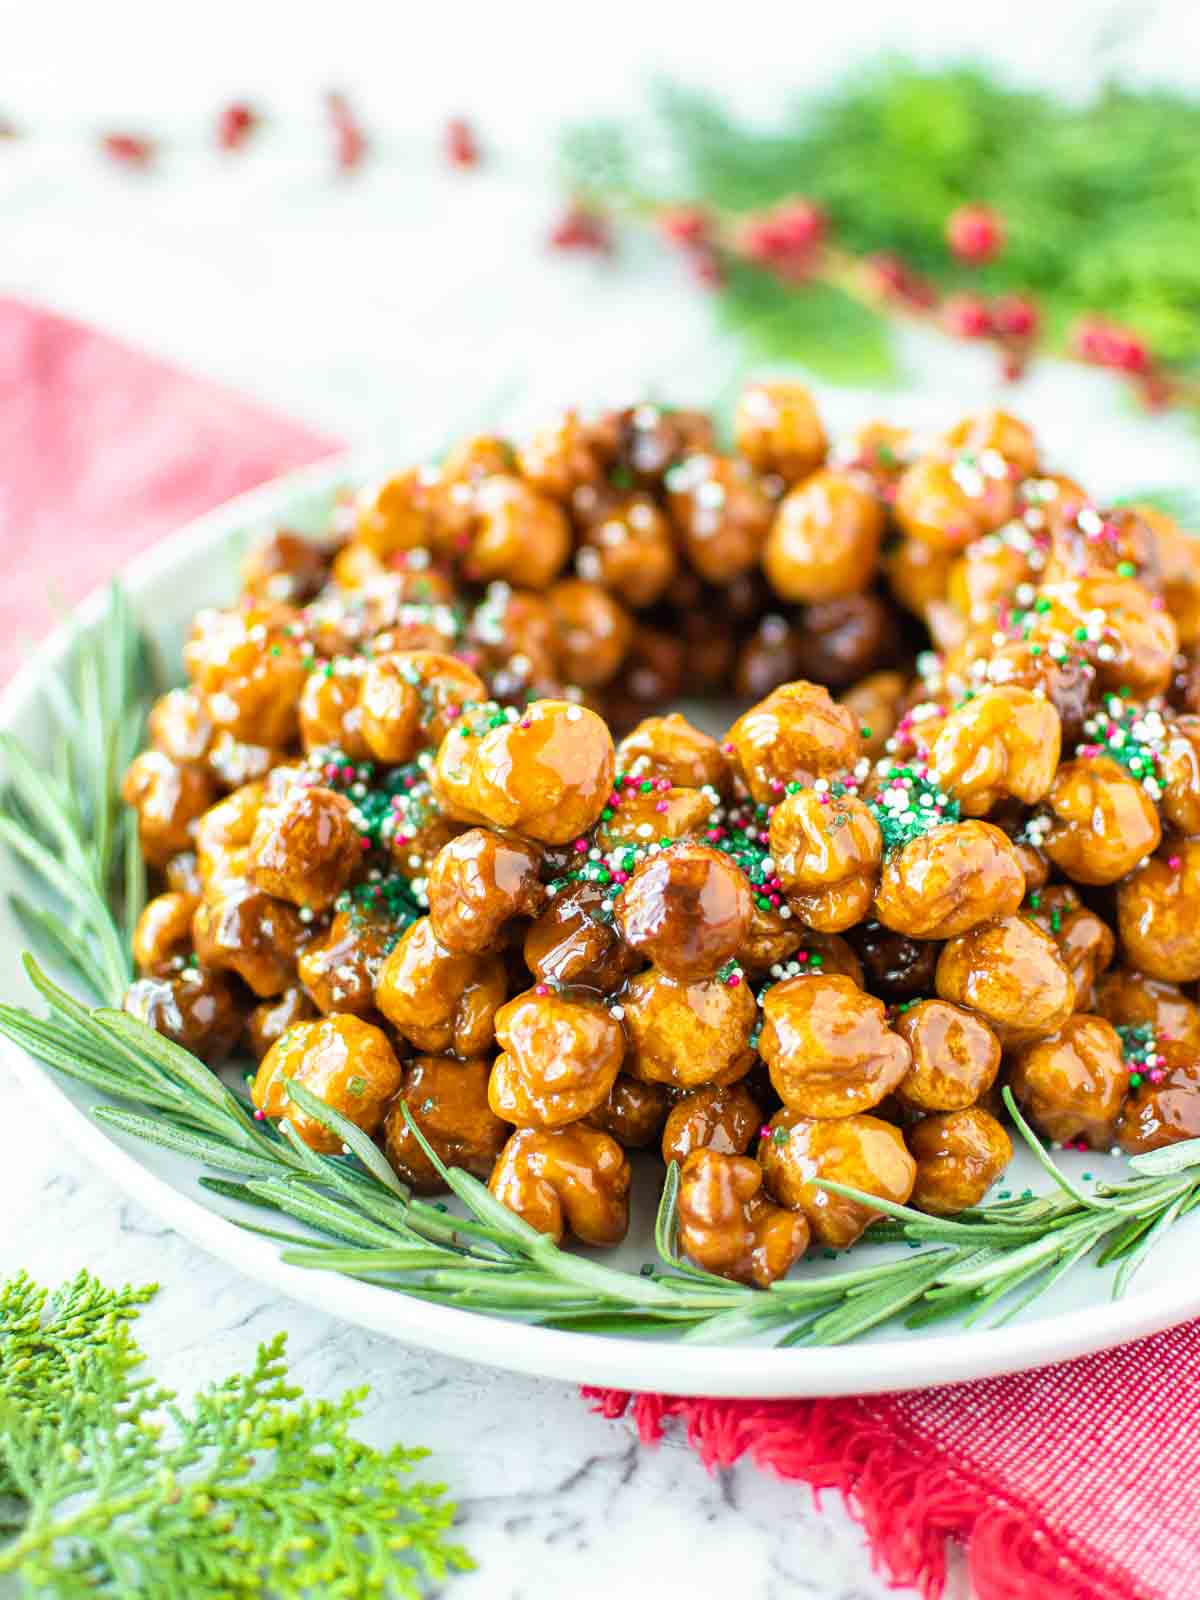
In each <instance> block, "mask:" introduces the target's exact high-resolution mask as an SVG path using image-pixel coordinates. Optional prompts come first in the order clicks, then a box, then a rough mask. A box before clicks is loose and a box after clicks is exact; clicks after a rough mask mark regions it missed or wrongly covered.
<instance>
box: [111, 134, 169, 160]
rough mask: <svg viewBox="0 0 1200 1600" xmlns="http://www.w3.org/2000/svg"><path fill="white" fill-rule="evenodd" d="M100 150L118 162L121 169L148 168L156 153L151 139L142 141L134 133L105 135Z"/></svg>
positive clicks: (139, 136)
mask: <svg viewBox="0 0 1200 1600" xmlns="http://www.w3.org/2000/svg"><path fill="white" fill-rule="evenodd" d="M101 148H102V149H103V151H104V153H105V155H106V156H109V157H110V158H111V159H112V160H113V161H119V162H120V164H121V165H122V166H123V167H148V166H150V164H151V163H152V162H153V160H154V157H155V154H156V153H157V152H156V147H155V144H154V141H153V140H152V139H144V138H142V136H141V135H140V134H136V133H106V134H105V135H104V138H103V139H102V141H101Z"/></svg>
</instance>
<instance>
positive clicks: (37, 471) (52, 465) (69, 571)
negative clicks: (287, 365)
mask: <svg viewBox="0 0 1200 1600" xmlns="http://www.w3.org/2000/svg"><path fill="white" fill-rule="evenodd" d="M337 448H338V443H337V441H336V440H334V439H329V438H326V437H323V436H322V435H321V434H319V433H317V432H316V431H315V430H314V429H310V428H306V427H304V426H303V425H302V424H301V423H298V422H291V421H289V420H287V419H285V418H283V417H277V416H275V415H273V414H272V413H271V412H269V411H264V410H263V409H262V408H261V407H259V406H256V405H254V404H253V403H252V402H250V401H248V400H245V399H243V398H242V397H241V396H240V395H236V394H233V393H231V392H230V391H229V390H226V389H222V388H221V387H220V385H218V384H215V383H205V382H203V381H202V380H200V379H197V378H194V377H190V376H189V375H188V374H186V373H183V372H177V371H176V370H175V368H174V367H169V366H166V365H165V364H164V363H162V362H160V361H154V360H151V358H150V357H149V356H144V355H142V354H140V353H139V352H137V351H134V350H130V349H129V348H128V347H127V346H125V345H123V344H118V343H117V341H116V340H114V339H109V338H108V337H106V336H105V335H104V334H101V333H95V332H93V331H92V330H91V329H90V328H85V327H83V326H81V325H80V324H79V323H77V322H69V321H68V320H67V319H66V318H64V317H58V316H54V315H53V314H51V313H49V312H46V311H41V310H38V309H36V308H34V307H32V306H26V305H23V304H21V303H20V302H19V301H15V300H6V299H4V298H3V297H0V551H2V552H3V556H4V584H3V586H2V587H0V680H2V679H3V678H6V677H7V676H8V675H9V673H10V672H11V671H12V670H13V668H14V667H16V666H17V665H18V663H19V660H20V651H21V639H22V637H25V638H32V637H36V636H37V635H38V634H40V633H45V632H46V630H47V629H48V627H49V626H50V623H51V620H52V616H53V612H52V608H51V604H50V597H51V596H52V595H53V596H54V597H55V598H62V599H64V600H67V601H69V602H74V601H76V600H78V599H80V598H81V597H82V596H83V595H85V594H86V593H87V592H88V591H89V590H90V589H94V588H95V587H96V585H97V584H98V583H100V582H101V581H102V580H103V579H105V578H108V577H109V576H111V574H112V573H113V572H115V571H116V570H117V568H118V567H120V566H121V565H123V563H125V562H126V561H128V560H129V558H130V557H131V556H134V555H136V554H137V553H138V551H139V550H144V549H145V548H146V546H147V545H150V544H153V543H154V541H155V540H156V539H159V538H161V537H162V535H163V534H165V533H168V532H170V530H171V529H172V528H177V527H179V526H180V525H181V524H182V523H184V522H186V521H187V520H188V518H189V517H196V516H199V515H200V513H201V512H203V511H209V510H211V509H212V507H213V506H217V505H220V504H221V502H222V501H223V500H229V499H232V497H233V496H234V495H236V494H241V493H242V491H243V490H245V489H252V488H254V486H255V485H256V484H259V483H265V482H266V481H267V479H268V478H274V477H278V475H279V474H280V473H282V472H287V471H289V470H290V469H291V468H293V467H300V466H304V465H305V464H306V463H308V462H310V461H315V460H317V459H318V458H319V457H320V456H324V455H328V454H329V453H330V452H331V451H333V450H336V449H337Z"/></svg>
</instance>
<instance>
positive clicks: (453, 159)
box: [446, 117, 479, 167]
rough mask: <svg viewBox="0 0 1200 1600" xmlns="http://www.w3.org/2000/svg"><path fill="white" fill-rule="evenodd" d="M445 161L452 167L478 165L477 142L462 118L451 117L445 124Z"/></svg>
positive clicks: (470, 128) (472, 129)
mask: <svg viewBox="0 0 1200 1600" xmlns="http://www.w3.org/2000/svg"><path fill="white" fill-rule="evenodd" d="M446 159H447V160H448V161H449V162H450V165H451V166H453V167H477V166H478V165H479V142H478V140H477V139H476V137H475V130H474V128H472V126H471V124H470V123H469V122H467V121H465V120H464V118H462V117H451V119H450V121H449V122H448V123H447V124H446Z"/></svg>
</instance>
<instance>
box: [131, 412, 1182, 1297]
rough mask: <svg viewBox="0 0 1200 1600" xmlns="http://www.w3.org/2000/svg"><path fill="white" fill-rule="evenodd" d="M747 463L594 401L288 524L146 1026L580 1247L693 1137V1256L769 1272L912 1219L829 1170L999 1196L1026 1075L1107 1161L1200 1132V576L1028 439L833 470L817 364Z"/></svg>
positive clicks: (159, 710) (205, 669) (942, 1211)
mask: <svg viewBox="0 0 1200 1600" xmlns="http://www.w3.org/2000/svg"><path fill="white" fill-rule="evenodd" d="M735 441H736V447H735V449H734V451H733V452H732V453H724V452H722V451H720V450H718V449H717V447H716V445H715V443H714V435H713V428H712V426H711V424H710V422H709V421H708V419H707V418H705V417H704V416H701V415H699V414H697V413H695V412H690V411H672V410H669V409H667V408H664V407H657V406H639V407H637V408H635V409H633V410H630V411H625V412H620V413H614V414H610V415H606V416H602V417H601V418H599V419H598V420H597V421H594V422H586V421H583V420H581V419H580V418H579V417H578V416H576V415H575V414H573V413H571V414H568V415H566V416H565V417H563V418H562V419H561V420H560V421H558V422H557V423H555V424H554V425H552V426H551V427H548V428H546V429H545V430H544V431H543V432H541V433H538V434H537V435H535V436H534V437H533V438H532V439H531V440H530V441H529V442H528V443H527V444H525V445H524V446H522V447H520V448H515V449H514V448H513V447H512V446H510V445H509V444H508V443H507V442H506V441H504V440H502V439H499V438H488V437H483V438H472V439H468V440H466V441H465V442H464V443H463V444H461V445H460V446H459V447H458V448H456V449H454V450H452V451H451V452H450V453H449V454H448V455H447V456H446V457H445V459H444V460H443V461H442V462H441V464H440V466H438V467H436V468H420V469H414V470H409V471H405V472H402V473H400V474H398V475H397V476H395V477H393V478H390V479H388V480H387V481H386V482H384V483H382V484H379V485H377V486H374V487H372V488H370V489H367V490H365V491H363V492H362V493H361V494H360V495H359V496H358V497H357V498H356V499H354V500H353V501H349V500H348V501H346V502H345V503H344V504H343V505H342V506H341V507H340V509H339V512H338V514H337V518H336V526H335V527H334V528H333V529H332V530H331V533H330V536H329V537H328V539H327V540H325V541H324V542H312V541H310V540H308V539H304V538H300V537H298V536H296V535H294V534H291V533H289V532H286V531H281V532H277V533H274V534H272V535H271V536H270V537H268V538H266V539H264V540H262V541H261V542H259V543H258V544H256V545H255V546H254V547H253V548H252V549H251V550H250V551H249V553H248V555H247V556H246V559H245V563H244V567H243V591H242V595H241V597H240V599H239V601H238V602H237V604H236V605H235V606H233V607H232V608H231V609H229V610H226V611H204V612H201V613H200V614H199V615H198V616H197V617H196V619H195V623H194V626H193V628H192V632H191V637H190V639H189V641H188V643H187V646H186V649H185V652H184V662H185V666H186V670H187V676H188V680H189V681H188V685H187V687H185V688H181V689H175V690H173V691H171V692H170V693H169V694H167V695H165V696H164V697H163V698H162V699H161V700H159V701H158V703H157V704H156V706H155V708H154V711H153V713H152V716H151V719H150V739H151V744H150V747H149V748H148V749H147V750H145V751H144V752H143V753H142V754H141V755H139V756H138V757H137V759H136V760H135V761H134V763H133V765H132V766H131V768H130V769H129V772H128V774H127V776H126V779H125V787H124V794H125V798H126V799H127V801H128V802H129V804H130V805H132V806H134V807H135V808H136V810H137V813H138V820H139V825H140V838H141V845H142V849H143V852H144V855H145V858H146V861H147V863H148V864H149V866H150V868H151V869H152V870H153V871H154V872H155V873H156V874H158V875H159V876H160V878H161V892H159V893H158V894H157V896H156V898H154V899H153V900H152V901H151V902H150V903H149V904H148V905H147V907H146V910H145V912H144V914H143V915H142V917H141V920H140V923H139V925H138V928H137V933H136V938H135V944H134V954H135V958H136V962H137V965H138V968H139V970H140V972H141V973H142V974H143V976H142V977H141V978H139V980H138V981H137V982H135V983H134V984H133V986H132V987H131V989H130V990H129V993H128V996H127V999H126V1007H127V1009H128V1010H129V1011H131V1012H132V1013H134V1014H135V1015H136V1016H138V1017H140V1018H142V1019H143V1020H144V1021H146V1022H148V1023H150V1024H151V1025H152V1026H153V1027H154V1028H156V1029H158V1030H159V1032H161V1033H163V1034H165V1035H166V1036H167V1037H169V1038H171V1039H173V1040H175V1041H176V1042H178V1043H180V1044H182V1045H184V1046H185V1047H186V1048H187V1049H189V1050H191V1051H193V1052H195V1053H196V1054H198V1055H200V1056H202V1057H203V1058H204V1059H205V1060H207V1061H209V1062H217V1061H219V1060H221V1059H222V1058H223V1057H225V1056H226V1055H228V1054H229V1053H230V1052H232V1051H233V1050H234V1049H235V1048H237V1047H239V1046H242V1045H245V1046H248V1047H249V1049H250V1050H252V1051H253V1053H254V1055H255V1057H257V1059H258V1061H259V1067H258V1072H257V1075H256V1076H255V1078H254V1080H253V1086H252V1095H253V1100H254V1104H255V1106H256V1107H257V1108H258V1114H259V1115H260V1116H261V1117H264V1118H281V1117H285V1116H286V1117H287V1118H288V1119H290V1122H291V1124H292V1128H293V1130H294V1132H295V1133H296V1134H298V1135H299V1136H300V1137H301V1138H302V1139H304V1140H305V1141H306V1142H307V1143H308V1144H309V1145H311V1146H312V1148H313V1149H315V1150H318V1151H333V1150H336V1149H337V1148H338V1141H337V1140H336V1138H334V1137H333V1136H332V1135H331V1134H330V1132H329V1131H328V1129H327V1128H326V1127H325V1126H324V1125H323V1124H322V1123H321V1122H320V1121H319V1120H317V1119H316V1118H314V1117H312V1116H310V1115H307V1114H306V1113H305V1112H304V1111H303V1110H302V1109H301V1108H300V1107H299V1105H298V1104H297V1103H296V1102H295V1101H293V1100H292V1099H290V1098H289V1096H288V1093H287V1089H286V1084H287V1082H288V1081H289V1080H292V1081H293V1082H294V1083H296V1084H299V1085H302V1086H303V1087H304V1088H305V1089H307V1090H308V1091H309V1092H310V1093H311V1094H312V1095H314V1096H316V1097H317V1099H318V1100H319V1101H321V1102H323V1103H324V1104H325V1105H326V1106H329V1107H332V1108H334V1109H335V1110H336V1111H338V1112H340V1113H341V1114H342V1115H343V1116H344V1117H346V1118H348V1119H349V1120H350V1121H351V1122H352V1123H354V1124H355V1125H357V1127H359V1128H360V1129H362V1130H363V1131H364V1132H366V1133H367V1134H369V1135H371V1136H374V1137H376V1138H377V1139H378V1141H379V1142H380V1143H381V1146H382V1148H383V1150H384V1151H385V1153H386V1155H387V1158H388V1160H389V1161H390V1162H391V1164H392V1166H393V1167H394V1169H395V1171H396V1172H397V1173H398V1174H399V1175H400V1176H401V1177H402V1178H403V1179H404V1180H405V1181H406V1182H407V1183H408V1184H410V1185H411V1186H412V1188H413V1189H414V1190H415V1191H416V1192H418V1193H422V1194H429V1193H436V1192H437V1191H438V1189H439V1187H440V1183H441V1177H440V1173H439V1169H438V1168H437V1167H436V1166H435V1165H434V1163H433V1162H431V1160H430V1159H429V1156H428V1153H427V1151H426V1150H425V1149H424V1148H423V1146H422V1144H421V1142H420V1140H418V1138H417V1137H416V1136H415V1134H414V1125H415V1126H416V1127H417V1128H419V1130H420V1132H421V1134H422V1135H423V1137H424V1139H425V1140H427V1141H428V1144H429V1146H430V1147H431V1148H432V1149H433V1150H434V1151H435V1152H436V1154H437V1155H438V1156H439V1157H440V1159H441V1161H442V1162H444V1163H445V1164H446V1165H447V1166H452V1167H453V1166H457V1167H460V1168H463V1169H465V1170H467V1171H468V1172H471V1173H473V1174H475V1175H477V1176H478V1177H480V1178H481V1179H484V1180H486V1181H487V1182H488V1183H489V1184H490V1187H491V1190H492V1192H493V1194H494V1195H495V1196H497V1197H498V1198H499V1199H500V1200H501V1201H502V1202H503V1203H504V1204H505V1205H506V1206H508V1207H509V1208H510V1209H511V1210H512V1211H514V1212H516V1213H517V1214H518V1215H519V1216H521V1217H523V1218H524V1219H525V1220H526V1221H527V1222H529V1223H530V1224H532V1226H533V1227H534V1228H536V1229H539V1230H541V1231H542V1232H544V1233H546V1234H549V1235H552V1236H553V1237H554V1238H555V1239H558V1240H561V1239H562V1238H563V1237H564V1236H567V1235H570V1236H573V1237H575V1238H576V1239H579V1240H581V1241H583V1242H585V1243H587V1244H589V1245H612V1244H615V1243H617V1242H618V1241H619V1240H621V1239H622V1238H623V1237H624V1235H625V1232H626V1229H627V1226H628V1220H629V1193H630V1164H629V1159H628V1155H627V1152H628V1151H630V1150H640V1149H651V1148H654V1147H658V1148H661V1151H662V1154H663V1157H664V1159H665V1160H666V1161H668V1162H670V1161H675V1162H678V1163H680V1166H681V1182H680V1188H679V1197H678V1217H679V1238H680V1242H681V1244H682V1247H683V1248H684V1250H685V1251H686V1252H687V1253H688V1255H690V1256H691V1258H692V1259H693V1261H694V1262H696V1263H697V1264H699V1265H701V1266H703V1267H705V1268H707V1269H709V1270H710V1271H712V1272H714V1273H717V1274H720V1275H721V1276H723V1277H727V1278H731V1279H734V1280H736V1281H739V1282H744V1283H754V1284H759V1285H766V1284H769V1283H771V1282H772V1281H773V1280H775V1279H776V1278H778V1277H779V1276H780V1275H782V1274H783V1273H785V1272H786V1271H787V1270H788V1268H789V1267H790V1266H791V1265H792V1263H793V1262H794V1261H795V1260H796V1259H797V1258H798V1257H799V1256H800V1255H801V1254H802V1253H803V1252H804V1251H805V1250H806V1249H807V1248H808V1247H809V1245H810V1243H817V1244H820V1245H822V1246H825V1247H832V1248H843V1247H846V1246H848V1245H850V1244H852V1243H853V1242H854V1241H855V1240H856V1239H858V1238H859V1237H860V1235H861V1234H862V1233H863V1231H864V1229H865V1228H866V1227H867V1226H868V1225H869V1224H870V1223H871V1221H872V1220H873V1219H874V1217H875V1215H876V1212H874V1211H873V1210H872V1209H871V1208H870V1207H868V1206H867V1205H865V1204H863V1203H862V1202H861V1201H860V1200H857V1199H851V1198H848V1197H846V1196H844V1195H839V1194H838V1193H837V1192H836V1191H834V1190H830V1189H828V1188H825V1187H822V1186H818V1184H817V1183H815V1182H814V1179H821V1180H832V1181H834V1182H836V1183H841V1184H843V1185H846V1186H848V1187H850V1188H852V1189H854V1190H856V1191H859V1192H860V1193H861V1194H864V1195H870V1196H875V1197H878V1198H880V1199H882V1200H884V1201H887V1202H896V1203H903V1202H907V1203H910V1204H911V1205H912V1206H915V1207H917V1208H919V1209H921V1210H924V1211H926V1212H929V1213H932V1214H934V1215H937V1216H946V1215H950V1214H953V1213H956V1212H958V1211H960V1210H962V1209H963V1208H967V1207H971V1206H973V1205H975V1204H977V1203H978V1202H979V1200H980V1199H981V1198H982V1196H983V1195H984V1193H985V1192H986V1191H987V1190H988V1188H989V1187H990V1186H991V1185H992V1184H993V1183H994V1182H995V1180H996V1179H997V1178H998V1177H999V1175H1000V1174H1001V1173H1002V1172H1003V1171H1004V1168H1005V1166H1006V1163H1007V1162H1008V1160H1009V1158H1010V1155H1011V1151H1012V1144H1011V1140H1010V1137H1009V1134H1008V1132H1007V1131H1006V1128H1005V1126H1004V1110H1003V1105H1002V1103H1001V1101H1000V1087H1001V1085H1002V1084H1004V1083H1007V1084H1008V1085H1009V1086H1010V1088H1011V1091H1012V1093H1013V1095H1014V1096H1015V1099H1016V1101H1017V1102H1018V1103H1019V1104H1020V1106H1021V1107H1022V1108H1023V1110H1024V1113H1025V1115H1026V1117H1027V1118H1028V1120H1029V1122H1031V1123H1032V1125H1033V1126H1034V1127H1035V1128H1036V1129H1038V1130H1039V1131H1040V1132H1041V1133H1043V1134H1044V1135H1045V1136H1047V1137H1048V1138H1050V1139H1052V1140H1055V1141H1061V1142H1062V1143H1065V1144H1070V1145H1079V1146H1085V1147H1089V1148H1094V1149H1105V1150H1107V1149H1109V1148H1110V1147H1112V1146H1117V1147H1119V1148H1120V1149H1121V1150H1124V1151H1127V1152H1131V1153H1132V1152H1141V1151H1146V1150H1150V1149H1153V1148H1156V1147H1157V1146H1159V1145H1162V1144H1164V1143H1168V1142H1171V1141H1173V1140H1176V1139H1182V1138H1185V1137H1190V1136H1193V1135H1195V1134H1197V1133H1200V1065H1198V1063H1197V1050H1198V1046H1200V1009H1198V1008H1197V1006H1196V1005H1195V1004H1194V1002H1193V1000H1192V998H1191V995H1190V993H1189V992H1188V991H1187V990H1186V988H1185V987H1184V986H1186V985H1189V984H1191V983H1193V982H1194V981H1195V980H1196V979H1197V978H1200V714H1198V713H1200V671H1198V670H1197V657H1196V646H1197V642H1198V641H1200V561H1198V560H1197V556H1196V554H1195V550H1194V546H1193V545H1192V544H1191V542H1190V541H1189V540H1188V539H1187V538H1186V537H1185V536H1183V535H1182V534H1181V533H1180V531H1179V530H1178V529H1177V528H1176V526H1175V525H1174V524H1173V523H1172V522H1171V521H1169V520H1168V519H1167V518H1166V517H1164V516H1163V515H1161V514H1160V513H1158V512H1156V511H1154V510H1152V509H1149V508H1146V507H1136V506H1126V507H1123V508H1120V509H1116V510H1103V509H1101V508H1099V507H1097V506H1096V505H1094V504H1093V503H1092V502H1091V500H1090V499H1089V498H1088V496H1087V494H1086V493H1085V492H1084V491H1083V490H1082V489H1081V488H1080V487H1079V486H1078V485H1077V484H1076V483H1074V482H1073V481H1072V480H1071V479H1070V478H1067V477H1064V476H1063V475H1061V474H1059V473H1055V472H1051V471H1049V470H1047V469H1045V468H1043V467H1042V465H1041V464H1040V462H1039V459H1038V453H1037V448H1036V445H1035V442H1034V439H1033V437H1032V434H1031V433H1030V431H1029V429H1028V428H1027V427H1025V426H1024V425H1023V424H1022V423H1020V422H1019V421H1017V420H1016V419H1014V418H1012V417H1010V416H1007V415H1005V414H1003V413H999V412H993V413H989V414H987V415H984V416H979V417H972V418H968V419H967V420H966V421H964V422H962V423H960V424H959V425H958V426H957V427H955V428H953V429H952V430H951V431H950V432H949V433H947V434H945V435H943V436H942V437H940V438H937V439H933V440H931V441H928V442H926V443H924V444H920V445H919V444H918V442H917V440H916V439H915V438H914V437H913V436H912V435H910V434H909V433H908V432H907V431H905V430H903V429H895V428H890V427H885V426H883V425H881V424H874V425H871V426H869V427H867V428H865V429H863V430H862V431H861V432H860V433H859V435H858V436H857V437H856V438H855V440H854V441H853V442H852V444H851V445H850V447H849V448H848V449H847V450H845V451H844V452H841V453H833V454H831V453H830V451H829V448H828V445H827V441H826V436H825V432H824V430H823V428H822V425H821V422H820V420H819V418H818V416H817V413H816V411H815V409H814V406H813V404H812V401H811V399H810V398H809V396H808V394H807V393H806V392H805V390H804V389H802V388H800V387H798V386H796V385H794V384H790V383H766V384H757V385H754V386H752V387H750V388H749V389H747V390H746V392H745V393H744V394H743V396H742V398H741V401H740V403H739V406H738V409H737V415H736V424H735ZM706 698H709V699H712V700H714V701H715V702H718V706H717V707H711V706H710V707H708V708H705V707H703V706H702V705H701V704H700V703H701V702H703V701H704V700H705V699H706ZM681 701H683V702H685V703H686V705H687V707H688V714H687V715H685V714H684V713H683V712H681V711H680V710H679V709H676V707H677V706H678V704H679V703H680V702H681ZM735 701H736V702H739V703H740V714H737V715H734V716H733V717H732V720H731V725H729V726H728V727H727V730H726V731H725V732H724V733H723V734H718V735H717V736H713V735H712V734H711V733H710V732H707V731H704V729H703V728H702V727H701V726H699V725H697V724H698V722H706V723H708V724H709V725H713V726H717V727H718V728H719V727H720V726H722V723H721V721H720V718H721V715H722V712H721V709H720V706H724V707H725V708H727V707H728V706H729V705H730V704H731V703H732V702H735ZM714 719H717V720H716V721H715V722H714ZM726 720H728V719H726ZM406 1112H407V1115H406Z"/></svg>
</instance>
